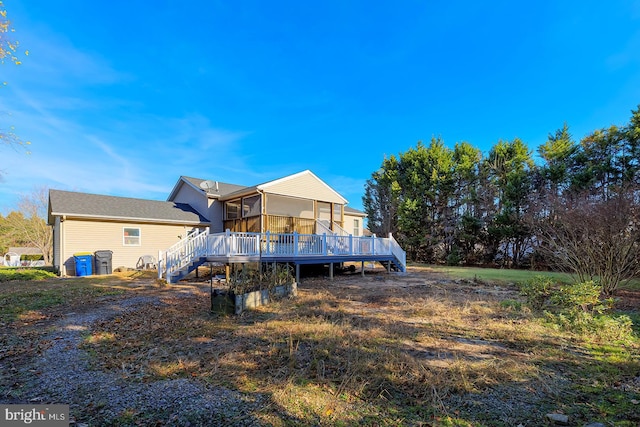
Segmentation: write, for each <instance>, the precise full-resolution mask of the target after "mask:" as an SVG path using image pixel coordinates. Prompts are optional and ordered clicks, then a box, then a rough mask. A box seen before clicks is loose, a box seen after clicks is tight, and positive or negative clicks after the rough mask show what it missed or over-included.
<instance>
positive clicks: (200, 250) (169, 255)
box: [158, 229, 209, 278]
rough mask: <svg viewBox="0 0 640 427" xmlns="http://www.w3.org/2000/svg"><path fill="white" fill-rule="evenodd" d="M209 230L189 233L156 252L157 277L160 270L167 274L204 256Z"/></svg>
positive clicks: (160, 275) (160, 274)
mask: <svg viewBox="0 0 640 427" xmlns="http://www.w3.org/2000/svg"><path fill="white" fill-rule="evenodd" d="M208 236H209V230H208V229H205V230H203V231H201V232H199V233H195V234H191V235H189V236H187V237H186V238H184V239H182V240H180V241H179V242H177V243H176V244H174V245H173V246H171V247H170V248H169V249H167V250H166V251H165V253H164V256H163V254H162V253H159V254H158V277H159V278H162V272H163V271H166V275H167V276H169V275H171V274H172V273H174V272H176V271H178V270H180V269H181V268H183V267H185V266H187V265H188V264H189V263H190V262H191V261H192V260H194V259H196V258H199V257H202V256H206V255H207V252H208V243H209V241H208V239H207V237H208Z"/></svg>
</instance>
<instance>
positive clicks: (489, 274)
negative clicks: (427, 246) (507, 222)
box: [410, 264, 572, 284]
mask: <svg viewBox="0 0 640 427" xmlns="http://www.w3.org/2000/svg"><path fill="white" fill-rule="evenodd" d="M413 265H415V266H416V267H428V268H430V269H432V270H433V271H434V272H437V273H442V274H445V275H447V276H449V277H451V278H453V279H464V280H479V281H483V282H491V283H496V284H508V283H518V282H524V281H527V280H530V279H531V278H533V277H535V276H545V277H551V278H553V279H555V280H557V281H559V282H563V283H570V282H571V281H572V279H571V276H570V275H569V274H566V273H558V272H549V271H532V270H517V269H507V268H480V267H455V266H444V265H426V264H413ZM410 266H411V265H410Z"/></svg>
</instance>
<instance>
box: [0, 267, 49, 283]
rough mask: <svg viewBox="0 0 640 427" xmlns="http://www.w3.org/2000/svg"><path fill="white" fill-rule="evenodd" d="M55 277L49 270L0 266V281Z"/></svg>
mask: <svg viewBox="0 0 640 427" xmlns="http://www.w3.org/2000/svg"><path fill="white" fill-rule="evenodd" d="M52 277H56V275H55V274H53V273H52V272H50V271H47V270H40V269H25V268H0V283H2V282H9V281H11V280H45V279H49V278H52Z"/></svg>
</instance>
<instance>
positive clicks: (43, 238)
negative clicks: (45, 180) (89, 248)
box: [5, 187, 53, 265]
mask: <svg viewBox="0 0 640 427" xmlns="http://www.w3.org/2000/svg"><path fill="white" fill-rule="evenodd" d="M48 198H49V190H48V189H47V188H44V187H42V188H39V189H36V190H34V192H33V193H31V194H26V195H23V196H22V197H21V198H20V201H19V202H18V207H19V210H20V213H21V214H22V215H11V214H10V215H8V216H7V217H6V218H5V223H6V225H7V227H8V228H9V229H10V232H11V234H12V236H13V239H15V241H17V242H20V243H21V244H25V245H28V246H33V247H36V248H38V249H40V251H42V254H43V256H44V262H45V264H47V265H49V264H51V258H52V248H53V232H52V230H51V227H49V226H48V225H47V221H46V219H45V218H46V216H47V206H48Z"/></svg>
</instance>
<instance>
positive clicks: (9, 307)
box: [0, 278, 125, 322]
mask: <svg viewBox="0 0 640 427" xmlns="http://www.w3.org/2000/svg"><path fill="white" fill-rule="evenodd" d="M108 281H109V280H108V279H105V278H78V279H70V280H66V279H48V280H44V281H38V280H35V281H33V280H32V281H22V280H12V281H8V282H2V283H0V322H12V321H14V320H16V319H17V318H18V317H19V316H20V315H21V314H24V313H26V312H30V311H40V310H46V309H48V308H52V307H56V306H61V305H64V304H67V305H76V304H81V303H87V302H89V301H90V300H91V299H92V298H95V297H98V296H104V295H118V294H122V293H124V292H125V290H123V289H117V288H114V287H112V286H110V285H109V284H108V283H105V282H108Z"/></svg>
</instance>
